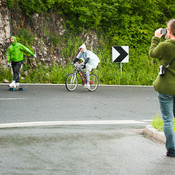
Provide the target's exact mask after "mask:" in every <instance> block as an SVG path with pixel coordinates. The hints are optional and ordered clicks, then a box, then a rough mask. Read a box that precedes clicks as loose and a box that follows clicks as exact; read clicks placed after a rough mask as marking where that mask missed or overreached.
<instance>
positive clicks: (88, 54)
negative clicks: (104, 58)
mask: <svg viewBox="0 0 175 175" xmlns="http://www.w3.org/2000/svg"><path fill="white" fill-rule="evenodd" d="M79 50H80V52H79V53H78V55H77V57H76V58H75V59H74V60H73V62H72V63H71V65H74V64H75V63H76V62H77V61H78V60H79V59H82V60H83V62H82V63H81V64H80V71H81V72H83V70H82V69H85V68H86V77H87V85H85V86H84V87H87V88H88V89H89V88H90V85H89V74H90V72H91V70H92V69H95V68H96V67H97V66H98V63H99V62H100V60H99V58H98V56H97V55H96V54H94V53H93V52H92V51H90V50H87V49H86V45H85V44H82V45H81V46H80V47H79Z"/></svg>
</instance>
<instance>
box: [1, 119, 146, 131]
mask: <svg viewBox="0 0 175 175" xmlns="http://www.w3.org/2000/svg"><path fill="white" fill-rule="evenodd" d="M142 123H145V122H142V121H136V120H89V121H42V122H24V123H2V124H0V129H2V128H19V127H35V126H65V125H121V124H142Z"/></svg>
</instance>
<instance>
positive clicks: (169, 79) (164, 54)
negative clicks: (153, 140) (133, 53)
mask: <svg viewBox="0 0 175 175" xmlns="http://www.w3.org/2000/svg"><path fill="white" fill-rule="evenodd" d="M163 35H165V38H166V40H165V41H163V42H160V39H161V37H162V36H163ZM149 55H150V56H151V57H153V58H158V59H159V63H160V69H159V74H158V76H157V78H156V80H155V81H154V83H153V86H154V88H155V90H156V91H157V92H158V99H159V103H160V110H161V115H162V119H163V123H164V133H165V137H166V149H167V152H166V155H167V156H169V157H175V133H174V127H173V116H174V114H173V112H174V109H173V108H174V102H175V59H174V58H175V19H172V20H170V21H169V22H168V23H167V28H166V29H161V28H159V29H157V30H156V31H155V36H154V37H153V38H152V42H151V47H150V50H149ZM162 67H163V69H162Z"/></svg>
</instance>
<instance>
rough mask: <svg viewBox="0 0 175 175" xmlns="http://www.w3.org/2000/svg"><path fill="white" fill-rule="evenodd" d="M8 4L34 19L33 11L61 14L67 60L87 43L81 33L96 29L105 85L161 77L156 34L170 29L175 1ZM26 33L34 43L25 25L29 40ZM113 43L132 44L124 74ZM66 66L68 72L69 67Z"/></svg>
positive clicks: (28, 0) (10, 0) (23, 0)
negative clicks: (153, 48)
mask: <svg viewBox="0 0 175 175" xmlns="http://www.w3.org/2000/svg"><path fill="white" fill-rule="evenodd" d="M7 5H8V7H9V8H10V9H11V10H12V11H13V10H15V9H16V8H18V9H20V10H21V11H22V12H23V13H25V14H26V15H28V16H29V17H30V15H31V14H33V13H45V12H52V11H55V12H56V13H57V14H58V15H61V16H62V18H63V19H64V20H65V23H66V34H65V36H64V38H65V41H64V42H65V44H64V48H63V49H62V55H63V57H64V58H65V59H66V63H67V64H69V63H70V61H71V60H72V59H73V58H75V56H76V54H77V49H78V47H79V45H80V44H82V42H84V41H83V40H82V39H80V34H81V33H82V31H89V30H93V31H96V33H97V34H98V39H99V45H98V46H96V48H95V53H97V55H98V56H99V58H100V60H101V63H100V65H99V70H100V71H98V72H97V75H98V76H99V79H100V82H101V83H104V84H135V85H152V83H153V81H154V79H155V78H156V76H157V72H158V61H157V60H154V59H152V58H150V57H149V56H148V50H149V46H150V42H151V38H152V36H153V35H154V31H155V30H156V29H157V28H159V27H162V28H163V27H166V22H167V21H168V20H169V19H171V18H174V11H175V1H171V2H170V1H168V0H164V1H162V0H157V1H154V0H149V1H144V0H132V1H130V0H95V1H90V0H84V1H82V0H38V1H35V0H7ZM48 35H49V34H48ZM23 36H26V38H27V40H28V42H27V43H26V44H28V45H30V46H31V45H32V38H30V37H28V33H27V31H25V29H24V30H21V31H19V33H18V37H19V38H18V39H20V40H21V41H22V40H23V41H25V39H23ZM33 36H34V35H33ZM49 39H50V41H51V45H53V46H55V45H57V43H58V42H60V41H59V38H56V36H55V35H52V34H50V36H49ZM114 45H117V46H124V45H127V46H129V63H127V64H123V72H122V76H121V73H120V66H119V64H118V63H116V64H114V63H112V58H111V48H112V46H114ZM59 69H62V68H61V67H60V68H59ZM63 69H65V72H67V70H68V69H69V68H63ZM38 71H39V72H42V71H47V70H45V69H41V70H38ZM62 71H63V70H62ZM48 72H50V70H48ZM32 74H34V72H33V73H32ZM35 76H37V75H35ZM57 76H58V75H57ZM51 77H52V76H51ZM34 79H35V78H34ZM53 79H54V78H53ZM57 79H58V77H57ZM44 80H46V81H47V78H46V79H44ZM42 81H43V80H42ZM54 82H56V79H55V80H54Z"/></svg>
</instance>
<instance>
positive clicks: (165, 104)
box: [158, 92, 175, 157]
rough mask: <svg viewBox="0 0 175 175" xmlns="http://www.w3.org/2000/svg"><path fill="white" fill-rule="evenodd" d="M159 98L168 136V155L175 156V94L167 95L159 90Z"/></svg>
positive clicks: (164, 126)
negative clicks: (174, 120)
mask: <svg viewBox="0 0 175 175" xmlns="http://www.w3.org/2000/svg"><path fill="white" fill-rule="evenodd" d="M158 98H159V103H160V110H161V114H162V119H163V129H164V133H165V137H166V149H167V156H171V157H175V133H174V127H173V117H174V101H175V95H166V94H161V93H159V92H158Z"/></svg>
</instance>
